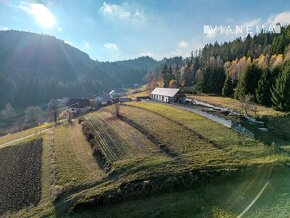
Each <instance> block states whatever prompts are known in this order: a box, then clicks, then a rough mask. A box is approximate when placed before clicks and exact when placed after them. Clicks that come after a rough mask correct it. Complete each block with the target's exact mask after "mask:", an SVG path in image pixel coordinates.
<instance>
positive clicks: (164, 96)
mask: <svg viewBox="0 0 290 218" xmlns="http://www.w3.org/2000/svg"><path fill="white" fill-rule="evenodd" d="M150 97H151V99H152V100H155V101H162V102H166V103H171V102H176V103H182V104H184V103H186V96H185V94H184V93H183V92H182V91H181V90H180V89H173V88H155V89H154V90H153V91H152V92H151V95H150Z"/></svg>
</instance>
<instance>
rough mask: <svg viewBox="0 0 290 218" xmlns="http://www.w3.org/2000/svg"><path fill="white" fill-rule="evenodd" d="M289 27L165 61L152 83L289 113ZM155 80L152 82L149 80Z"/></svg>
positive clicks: (207, 46) (211, 46)
mask: <svg viewBox="0 0 290 218" xmlns="http://www.w3.org/2000/svg"><path fill="white" fill-rule="evenodd" d="M289 44H290V26H287V27H282V32H281V34H273V33H261V34H259V35H255V36H250V35H248V36H247V37H246V38H245V39H244V40H242V39H240V38H239V39H236V40H234V41H233V42H229V43H223V44H218V43H217V42H216V43H215V44H214V45H212V44H208V45H206V46H205V47H204V48H203V49H202V50H200V51H197V52H196V53H195V55H194V54H193V53H192V55H191V57H189V58H186V59H184V60H182V64H181V65H179V64H180V59H176V58H173V59H167V62H166V63H165V64H164V68H163V69H162V70H161V71H160V73H159V75H157V76H156V77H155V78H156V81H155V82H154V83H152V84H154V85H156V86H161V87H181V88H183V89H186V90H187V88H186V87H192V89H194V90H197V91H200V92H203V93H210V94H218V95H224V96H228V97H235V98H236V99H239V100H241V101H242V100H243V99H245V98H246V97H249V96H251V101H255V102H256V103H259V104H261V105H265V106H273V108H275V109H276V110H281V111H289V110H290V106H289V104H290V103H289V101H290V93H289V90H290V88H289V87H290V85H289V84H290V82H289V80H290V79H289V77H290V67H289V65H290V64H289V63H290V45H289ZM151 81H154V79H151Z"/></svg>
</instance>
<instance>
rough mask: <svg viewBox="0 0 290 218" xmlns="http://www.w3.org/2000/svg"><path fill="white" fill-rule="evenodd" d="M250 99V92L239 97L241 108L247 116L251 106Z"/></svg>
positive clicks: (251, 97)
mask: <svg viewBox="0 0 290 218" xmlns="http://www.w3.org/2000/svg"><path fill="white" fill-rule="evenodd" d="M252 99H253V96H252V95H251V94H247V95H245V96H244V97H243V98H242V99H241V108H242V110H243V111H244V112H245V114H246V115H247V116H248V115H249V114H248V112H249V111H250V108H251V104H252Z"/></svg>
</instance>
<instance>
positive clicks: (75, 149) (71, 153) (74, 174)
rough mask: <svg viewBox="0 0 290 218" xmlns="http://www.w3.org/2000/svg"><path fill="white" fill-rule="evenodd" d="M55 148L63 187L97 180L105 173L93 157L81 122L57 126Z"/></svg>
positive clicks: (58, 171) (59, 178)
mask: <svg viewBox="0 0 290 218" xmlns="http://www.w3.org/2000/svg"><path fill="white" fill-rule="evenodd" d="M54 149H55V154H56V176H57V179H58V182H59V185H60V186H62V187H63V188H69V187H72V186H76V185H79V184H82V183H86V182H92V181H96V180H99V179H101V178H102V177H103V176H104V175H105V173H104V172H103V171H102V170H101V169H100V168H99V166H98V164H97V163H96V161H95V159H94V158H93V155H92V150H91V147H90V145H89V143H88V142H87V140H86V138H85V136H84V135H83V133H82V127H81V125H80V124H78V123H76V122H75V123H73V124H71V125H70V124H64V125H62V126H59V127H56V128H55V132H54Z"/></svg>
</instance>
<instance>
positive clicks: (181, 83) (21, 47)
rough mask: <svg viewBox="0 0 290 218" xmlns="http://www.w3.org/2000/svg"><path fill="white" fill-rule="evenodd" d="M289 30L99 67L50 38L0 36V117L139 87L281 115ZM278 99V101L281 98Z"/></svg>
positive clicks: (286, 84) (16, 34) (284, 105)
mask: <svg viewBox="0 0 290 218" xmlns="http://www.w3.org/2000/svg"><path fill="white" fill-rule="evenodd" d="M289 43H290V27H289V26H288V27H282V29H281V34H274V33H266V32H262V33H260V34H258V35H254V36H250V35H248V36H247V37H245V38H243V39H242V38H237V39H236V40H234V41H232V42H224V43H221V44H219V43H217V42H215V43H214V44H207V45H205V46H204V47H203V49H201V50H199V51H195V52H194V53H193V52H192V55H191V57H188V58H184V59H183V58H182V57H173V58H165V59H163V60H161V61H156V60H154V59H152V58H150V57H140V58H136V59H134V60H126V61H116V62H99V61H94V60H92V59H90V58H89V56H88V55H87V54H86V53H84V52H82V51H80V50H78V49H77V48H74V47H72V46H70V45H69V44H67V43H65V42H64V41H62V40H59V39H56V38H55V37H52V36H47V35H39V34H35V33H29V32H21V31H0V48H1V49H0V87H1V95H0V109H1V108H2V109H3V108H4V107H5V105H6V104H7V103H9V104H10V105H12V106H13V107H14V108H16V109H17V108H26V107H27V106H30V105H41V104H46V103H47V102H48V101H49V99H50V98H52V97H93V96H96V95H99V94H102V93H103V92H107V91H109V90H110V89H113V88H116V87H121V86H126V85H132V84H133V83H139V84H140V83H145V82H146V80H147V82H148V84H149V88H154V87H156V86H159V87H182V88H183V90H184V91H185V92H191V93H192V92H204V93H209V94H218V95H224V96H229V97H235V98H237V99H239V100H242V99H244V98H245V96H248V95H250V97H251V99H252V101H255V102H257V103H259V104H263V105H266V106H273V107H274V108H275V109H277V110H289V107H290V106H289V104H290V103H289V96H290V94H289V88H288V87H290V86H289V63H288V61H289V60H290V46H289ZM281 96H282V97H281Z"/></svg>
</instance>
